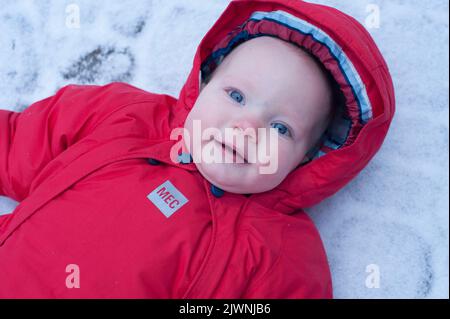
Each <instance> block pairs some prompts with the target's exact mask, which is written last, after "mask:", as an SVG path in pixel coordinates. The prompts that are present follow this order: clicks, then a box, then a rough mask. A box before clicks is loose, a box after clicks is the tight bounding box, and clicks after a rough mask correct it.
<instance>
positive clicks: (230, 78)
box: [224, 74, 254, 90]
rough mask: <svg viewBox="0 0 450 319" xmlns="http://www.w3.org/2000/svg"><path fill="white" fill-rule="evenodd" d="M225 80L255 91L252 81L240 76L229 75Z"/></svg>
mask: <svg viewBox="0 0 450 319" xmlns="http://www.w3.org/2000/svg"><path fill="white" fill-rule="evenodd" d="M224 80H225V81H229V82H232V83H236V85H238V84H239V85H242V86H243V87H244V88H249V89H251V90H252V89H254V86H253V84H252V83H251V81H249V80H247V79H245V78H243V77H240V76H236V75H230V74H227V75H225V76H224Z"/></svg>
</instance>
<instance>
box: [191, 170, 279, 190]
mask: <svg viewBox="0 0 450 319" xmlns="http://www.w3.org/2000/svg"><path fill="white" fill-rule="evenodd" d="M196 165H197V169H198V170H199V172H200V174H202V176H203V177H204V178H205V179H206V180H208V181H209V182H210V183H212V184H214V185H215V186H217V187H219V188H220V189H222V190H224V191H226V192H230V193H235V194H255V193H262V192H265V191H268V190H270V189H272V188H274V187H275V186H276V185H275V186H274V185H273V180H272V179H273V176H269V175H261V174H258V169H257V167H256V166H257V165H256V164H254V163H253V164H248V163H247V164H244V163H210V164H208V163H196Z"/></svg>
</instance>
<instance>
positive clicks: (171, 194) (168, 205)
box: [147, 181, 188, 218]
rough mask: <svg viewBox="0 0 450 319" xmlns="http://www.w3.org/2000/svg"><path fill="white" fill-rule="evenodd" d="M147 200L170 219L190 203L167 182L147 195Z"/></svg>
mask: <svg viewBox="0 0 450 319" xmlns="http://www.w3.org/2000/svg"><path fill="white" fill-rule="evenodd" d="M147 198H148V199H149V200H150V201H151V202H152V203H153V204H155V206H156V207H158V209H159V210H160V211H161V212H162V213H163V214H164V216H166V217H167V218H169V217H170V216H172V214H173V213H175V212H176V211H177V210H178V209H180V208H181V206H183V205H184V204H186V203H187V202H188V199H187V198H186V197H184V195H183V194H181V192H180V191H179V190H178V189H177V188H176V187H175V186H173V184H172V183H171V182H170V181H165V182H164V183H162V184H161V185H159V186H158V187H157V188H156V189H155V190H153V191H152V192H151V193H150V194H148V195H147Z"/></svg>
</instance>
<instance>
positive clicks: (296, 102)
mask: <svg viewBox="0 0 450 319" xmlns="http://www.w3.org/2000/svg"><path fill="white" fill-rule="evenodd" d="M205 82H206V83H205ZM205 82H202V83H201V88H200V90H201V92H200V95H199V97H198V99H197V101H196V103H195V105H194V107H193V109H192V111H191V112H190V113H189V115H188V117H187V119H186V122H185V129H186V131H187V132H188V133H189V136H193V135H194V134H193V122H194V120H199V121H201V124H202V127H214V128H218V129H219V130H220V131H223V132H224V131H225V128H234V129H237V130H238V131H239V132H242V133H237V135H238V137H239V134H245V132H248V131H246V130H247V129H252V130H253V131H256V130H257V129H258V128H270V127H273V128H275V129H277V131H278V134H279V135H278V141H277V142H278V143H277V145H278V152H272V154H273V156H274V157H277V158H276V163H277V169H276V170H275V172H274V173H272V174H261V171H260V169H259V168H260V165H261V164H260V163H255V164H252V163H250V162H249V161H247V159H248V157H249V154H248V151H249V150H251V149H253V150H254V149H257V147H258V144H262V141H260V140H257V139H256V136H255V135H253V136H252V134H248V135H247V137H248V138H247V139H246V142H247V143H248V144H255V147H251V145H248V144H247V145H245V144H244V146H246V147H242V146H241V148H239V145H236V143H235V145H233V144H231V145H229V146H227V147H226V148H225V149H226V150H227V151H232V150H233V149H234V150H235V153H236V155H237V156H238V157H241V158H243V159H244V161H241V162H243V164H242V163H241V164H239V163H238V164H235V165H227V164H224V163H221V162H217V163H216V162H213V163H205V162H204V161H200V162H199V163H196V165H197V168H198V170H199V171H200V173H201V174H202V175H203V177H205V178H206V179H207V180H209V181H210V182H211V183H213V184H214V185H216V186H218V187H220V188H221V189H223V190H225V191H229V192H233V193H241V194H242V193H260V192H265V191H268V190H271V189H273V188H275V187H276V186H278V185H279V184H280V183H281V182H282V181H283V179H284V178H285V177H286V176H287V175H288V174H289V173H290V172H291V171H292V170H293V169H295V168H296V167H297V166H298V165H299V164H300V163H305V162H307V161H308V157H307V156H306V154H307V153H308V151H309V150H311V149H313V147H314V146H315V145H316V144H317V143H318V142H319V141H320V137H321V136H322V135H323V134H324V132H325V129H326V127H327V126H328V125H329V123H330V121H331V116H332V114H333V112H332V111H333V102H335V100H334V99H333V89H334V86H333V83H332V79H331V78H330V76H329V75H327V73H326V71H325V70H324V69H323V67H322V66H321V65H320V64H319V63H318V62H317V61H316V60H314V59H313V58H312V57H311V56H310V55H309V54H307V53H306V52H305V51H303V50H301V49H300V48H298V47H296V46H294V45H293V44H291V43H288V42H285V41H282V40H280V39H277V38H273V37H267V36H263V37H258V38H255V39H252V40H249V41H247V42H245V43H243V44H241V45H240V46H238V47H237V48H235V49H234V50H233V51H232V52H231V53H230V54H229V56H227V57H226V58H225V59H224V60H223V62H222V63H221V64H220V65H219V67H218V68H217V70H215V72H214V73H213V74H212V75H210V77H209V78H208V79H207V81H205ZM250 131H251V130H250ZM224 135H225V134H223V136H224ZM259 138H261V136H259ZM191 141H192V140H191ZM263 142H264V143H266V145H264V146H265V148H266V149H267V150H268V149H270V147H269V146H268V145H267V144H269V138H268V137H266V136H263ZM208 143H213V144H215V145H216V146H217V147H218V148H221V146H222V145H221V143H220V141H218V140H217V139H211V140H209V141H206V142H203V144H202V145H201V146H202V147H207V144H208ZM189 144H191V145H187V148H188V150H189V151H190V152H191V154H192V155H193V156H194V158H195V157H196V155H197V154H195V153H194V152H193V151H194V150H197V149H200V148H194V147H193V146H192V144H193V143H192V142H191V143H189ZM205 144H206V145H205ZM255 157H256V155H255ZM235 162H236V161H235Z"/></svg>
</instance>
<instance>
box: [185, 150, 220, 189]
mask: <svg viewBox="0 0 450 319" xmlns="http://www.w3.org/2000/svg"><path fill="white" fill-rule="evenodd" d="M178 161H179V163H181V164H189V163H192V162H193V159H192V155H191V154H189V153H181V154H180V155H178ZM211 193H212V194H213V195H214V196H215V197H217V198H219V197H222V196H223V194H224V193H225V192H224V190H223V189H221V188H219V187H217V186H216V185H214V184H211Z"/></svg>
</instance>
